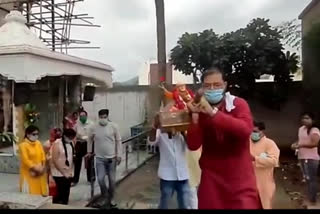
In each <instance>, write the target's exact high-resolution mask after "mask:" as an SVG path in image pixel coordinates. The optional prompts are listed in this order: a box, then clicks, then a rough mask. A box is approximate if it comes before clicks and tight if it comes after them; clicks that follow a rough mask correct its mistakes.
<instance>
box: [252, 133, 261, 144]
mask: <svg viewBox="0 0 320 214" xmlns="http://www.w3.org/2000/svg"><path fill="white" fill-rule="evenodd" d="M260 139H261V136H260V133H258V132H252V133H251V140H252V141H253V142H254V143H256V142H258V141H259V140H260Z"/></svg>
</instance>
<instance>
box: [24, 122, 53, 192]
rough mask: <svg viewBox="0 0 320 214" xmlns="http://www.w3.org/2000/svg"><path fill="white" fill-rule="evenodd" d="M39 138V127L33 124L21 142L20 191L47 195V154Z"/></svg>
mask: <svg viewBox="0 0 320 214" xmlns="http://www.w3.org/2000/svg"><path fill="white" fill-rule="evenodd" d="M38 138H39V129H38V128H37V127H36V126H32V125H31V126H29V127H28V128H27V129H26V134H25V138H24V140H23V141H22V142H21V143H20V144H19V153H20V192H23V193H28V194H32V195H43V196H47V195H48V182H47V175H46V165H45V163H46V156H45V152H44V150H43V147H42V144H41V143H40V141H39V140H38Z"/></svg>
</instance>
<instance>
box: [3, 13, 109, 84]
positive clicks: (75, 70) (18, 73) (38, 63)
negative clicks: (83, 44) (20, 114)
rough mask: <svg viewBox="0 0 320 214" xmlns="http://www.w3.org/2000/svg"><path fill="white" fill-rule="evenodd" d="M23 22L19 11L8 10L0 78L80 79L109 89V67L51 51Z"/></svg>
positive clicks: (16, 80) (32, 79)
mask: <svg viewBox="0 0 320 214" xmlns="http://www.w3.org/2000/svg"><path fill="white" fill-rule="evenodd" d="M26 22H27V21H26V18H25V17H24V16H23V15H22V14H21V13H20V12H19V11H11V12H10V14H8V15H7V16H6V18H5V24H4V25H3V26H2V27H1V28H0V65H1V68H0V75H2V76H4V77H6V78H8V80H13V81H15V82H16V83H35V82H36V81H37V80H40V79H41V78H44V77H55V76H81V77H82V82H83V83H93V84H95V85H97V86H101V87H107V88H108V87H112V73H111V72H112V71H113V70H114V69H113V68H112V67H111V66H109V65H106V64H103V63H99V62H95V61H91V60H87V59H82V58H79V57H74V56H70V55H66V54H62V53H58V52H54V51H51V50H50V49H49V48H47V47H46V45H45V44H44V43H43V42H42V41H41V40H40V39H39V38H38V37H37V36H36V35H35V34H34V33H33V32H32V31H31V30H30V29H29V28H28V27H27V26H26V25H25V24H26Z"/></svg>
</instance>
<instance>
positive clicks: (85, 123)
mask: <svg viewBox="0 0 320 214" xmlns="http://www.w3.org/2000/svg"><path fill="white" fill-rule="evenodd" d="M92 125H93V124H92V122H91V121H89V120H88V113H87V112H86V111H85V110H81V112H80V113H79V120H78V121H77V123H76V125H75V127H74V128H75V131H76V132H77V142H76V145H75V152H76V158H75V161H74V162H75V163H74V164H75V167H74V178H73V184H72V186H75V185H76V184H77V183H78V182H79V179H80V172H81V165H82V159H83V157H84V156H85V155H86V154H87V140H88V135H89V130H90V127H91V126H92ZM88 166H91V164H88ZM91 176H94V175H91V167H87V181H88V182H90V181H91Z"/></svg>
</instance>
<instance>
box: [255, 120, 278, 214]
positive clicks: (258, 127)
mask: <svg viewBox="0 0 320 214" xmlns="http://www.w3.org/2000/svg"><path fill="white" fill-rule="evenodd" d="M265 129H266V126H265V124H264V123H263V122H254V129H253V132H252V134H251V140H250V152H251V155H252V160H253V165H254V170H255V174H256V179H257V187H258V192H259V196H260V200H261V203H262V207H263V209H272V202H273V198H274V194H275V191H276V184H275V181H274V177H273V171H274V168H275V167H278V166H279V156H280V150H279V148H278V146H277V145H276V143H275V142H274V141H273V140H271V139H269V138H267V137H266V135H265V133H264V131H265Z"/></svg>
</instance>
